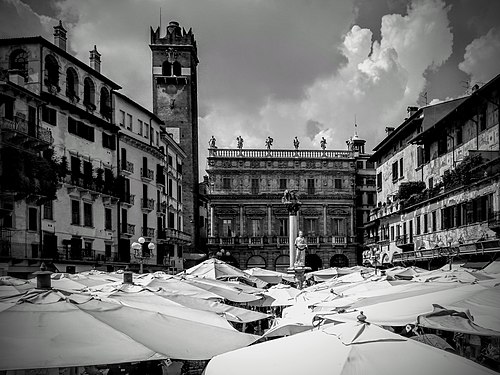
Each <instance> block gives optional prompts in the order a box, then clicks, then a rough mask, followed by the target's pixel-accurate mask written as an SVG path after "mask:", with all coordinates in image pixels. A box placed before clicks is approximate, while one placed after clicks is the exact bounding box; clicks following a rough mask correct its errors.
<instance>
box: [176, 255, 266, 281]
mask: <svg viewBox="0 0 500 375" xmlns="http://www.w3.org/2000/svg"><path fill="white" fill-rule="evenodd" d="M179 275H191V276H197V277H199V278H209V279H213V280H217V279H220V278H227V277H241V278H244V279H246V280H248V281H249V282H250V283H253V284H254V285H255V286H256V287H257V288H264V287H265V286H266V285H267V283H266V282H265V281H262V280H260V279H258V278H256V277H253V276H250V275H248V274H246V273H245V272H243V271H242V270H240V269H238V268H236V267H233V266H231V265H230V264H228V263H226V262H223V261H222V260H219V259H216V258H210V259H207V260H205V261H203V262H201V263H200V264H197V265H196V266H194V267H191V268H188V269H187V270H184V271H183V272H182V273H181V274H179Z"/></svg>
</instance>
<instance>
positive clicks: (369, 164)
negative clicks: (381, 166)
mask: <svg viewBox="0 0 500 375" xmlns="http://www.w3.org/2000/svg"><path fill="white" fill-rule="evenodd" d="M373 168H375V165H374V163H373V162H372V161H367V162H366V169H373Z"/></svg>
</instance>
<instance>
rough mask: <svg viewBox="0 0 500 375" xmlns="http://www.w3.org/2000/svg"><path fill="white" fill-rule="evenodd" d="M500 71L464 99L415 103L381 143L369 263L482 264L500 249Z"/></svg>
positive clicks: (368, 227)
mask: <svg viewBox="0 0 500 375" xmlns="http://www.w3.org/2000/svg"><path fill="white" fill-rule="evenodd" d="M499 106H500V76H496V77H495V78H493V79H492V80H491V81H490V82H488V83H486V84H485V85H483V86H482V87H478V86H475V87H473V88H472V92H471V93H470V94H469V95H467V96H464V97H462V98H458V99H455V100H450V101H446V102H441V103H437V104H434V105H428V106H425V107H422V108H416V107H410V108H409V116H408V118H407V119H406V120H405V121H404V122H403V123H402V124H401V125H399V126H398V127H397V128H396V129H388V130H389V134H388V136H387V137H386V138H385V139H384V140H383V141H382V142H381V143H379V144H378V145H377V146H376V147H375V148H374V153H373V156H372V158H371V160H372V161H374V162H376V169H377V207H376V208H374V209H373V210H372V212H371V215H370V221H369V222H368V223H367V224H366V225H365V244H366V245H367V246H368V248H369V249H368V250H366V251H364V253H363V258H364V262H365V263H367V264H372V265H379V266H380V265H381V266H384V265H390V264H407V265H408V264H418V265H420V266H422V267H426V268H427V267H428V268H435V267H441V266H442V265H443V264H444V263H446V262H449V263H450V264H451V263H452V262H461V263H464V262H468V266H469V267H474V266H477V267H481V265H484V264H485V262H488V261H491V260H492V259H494V258H496V257H497V256H498V254H499V252H500V240H499V233H500V148H499V147H500V143H499V110H500V109H499Z"/></svg>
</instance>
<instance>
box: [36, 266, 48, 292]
mask: <svg viewBox="0 0 500 375" xmlns="http://www.w3.org/2000/svg"><path fill="white" fill-rule="evenodd" d="M51 274H52V272H50V271H47V266H46V265H45V263H43V262H42V264H41V265H40V271H36V272H33V275H35V276H36V287H37V288H38V289H50V288H52V285H51V284H52V283H51V279H50V275H51Z"/></svg>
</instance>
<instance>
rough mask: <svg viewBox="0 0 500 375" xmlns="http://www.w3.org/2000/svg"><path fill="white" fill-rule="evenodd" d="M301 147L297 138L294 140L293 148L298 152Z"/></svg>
mask: <svg viewBox="0 0 500 375" xmlns="http://www.w3.org/2000/svg"><path fill="white" fill-rule="evenodd" d="M299 145H300V142H299V139H298V138H297V137H295V139H294V140H293V147H295V149H296V150H298V149H299Z"/></svg>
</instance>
